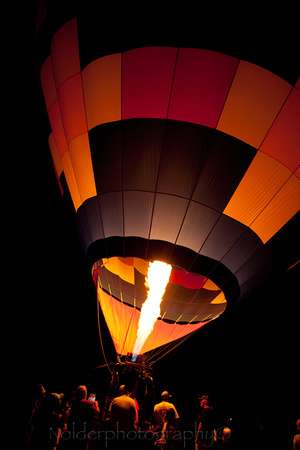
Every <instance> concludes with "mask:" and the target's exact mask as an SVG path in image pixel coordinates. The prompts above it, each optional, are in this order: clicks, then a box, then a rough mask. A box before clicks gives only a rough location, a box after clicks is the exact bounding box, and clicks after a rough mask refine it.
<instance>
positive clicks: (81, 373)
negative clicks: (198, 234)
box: [2, 2, 300, 448]
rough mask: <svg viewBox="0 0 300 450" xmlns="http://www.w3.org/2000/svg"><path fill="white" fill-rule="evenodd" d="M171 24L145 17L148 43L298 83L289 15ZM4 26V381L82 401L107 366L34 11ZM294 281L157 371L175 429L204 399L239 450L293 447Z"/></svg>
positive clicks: (269, 291) (249, 302)
mask: <svg viewBox="0 0 300 450" xmlns="http://www.w3.org/2000/svg"><path fill="white" fill-rule="evenodd" d="M24 3H27V2H24ZM152 5H153V4H152ZM199 5H200V4H199ZM201 5H202V4H201ZM201 5H200V7H202V6H201ZM153 8H154V9H153ZM247 8H248V10H247ZM140 13H141V12H139V14H140ZM175 13H176V14H175V16H174V11H170V13H169V15H168V20H167V22H166V21H165V18H164V19H163V18H162V15H161V14H160V10H159V9H158V8H157V9H156V10H155V6H152V12H151V11H150V10H148V17H150V18H151V20H153V32H155V30H156V28H155V27H154V24H155V26H156V27H157V30H161V29H162V28H161V27H162V26H164V27H165V28H164V30H167V31H166V33H167V38H168V39H169V37H170V36H171V35H172V34H173V35H174V36H175V37H176V39H178V41H182V44H179V45H182V46H185V45H190V43H191V41H192V40H193V42H195V39H196V38H197V39H196V40H197V45H198V46H199V47H203V48H212V49H214V50H217V51H223V52H225V53H228V54H231V55H233V56H237V57H239V58H242V59H245V60H248V61H250V62H253V63H255V64H259V65H261V66H263V67H265V68H267V69H269V70H272V71H273V72H275V73H277V74H278V75H280V76H281V77H282V78H284V79H286V80H287V81H288V82H290V83H291V84H295V82H296V81H297V78H298V76H299V65H298V64H297V63H296V62H297V60H298V56H299V55H298V52H297V51H296V49H297V48H298V43H299V42H298V40H297V30H298V29H299V27H298V26H297V24H296V23H295V21H294V20H293V12H292V11H290V10H289V11H287V10H285V11H280V13H279V12H278V14H277V15H274V13H273V12H272V11H269V10H267V11H265V12H264V14H262V12H260V11H259V10H258V9H255V8H253V7H252V9H250V6H249V7H245V8H244V9H243V12H241V11H239V10H236V8H233V9H232V10H230V9H228V7H224V11H219V13H218V14H217V11H215V10H214V8H211V11H207V10H206V9H205V10H204V9H203V10H202V13H203V14H202V15H201V17H202V18H201V20H200V19H199V22H198V24H199V26H197V27H195V26H194V27H192V26H190V25H189V24H190V22H189V21H191V23H193V24H195V21H196V20H197V18H195V11H194V10H190V9H189V7H188V5H186V6H185V9H184V10H183V11H177V12H176V11H175ZM165 14H166V13H165ZM172 14H173V15H172ZM216 14H217V15H216ZM164 17H165V16H164ZM179 17H181V19H180V20H181V22H179ZM182 17H183V19H182ZM205 17H206V18H207V20H205V19H204V18H205ZM10 18H11V16H10ZM10 20H11V19H10ZM151 20H150V19H149V21H150V22H151ZM11 23H12V26H11V28H10V31H9V33H8V37H7V40H8V45H7V46H6V47H7V48H8V58H7V59H6V61H8V62H7V63H6V75H8V78H9V84H8V86H11V87H10V88H7V91H8V94H9V96H8V97H9V99H8V107H7V114H6V121H7V126H6V124H5V127H4V130H3V132H4V135H6V134H8V133H9V137H8V141H9V144H8V145H7V147H6V144H5V142H6V141H5V140H3V142H2V145H3V152H5V154H7V155H8V162H7V164H5V165H4V166H5V167H6V170H7V175H8V177H9V183H8V184H6V188H5V190H4V191H5V196H4V197H5V205H6V203H7V213H5V215H4V218H5V225H7V228H8V230H7V232H6V226H5V232H4V233H3V246H4V247H5V248H8V256H7V261H8V262H9V264H8V272H9V274H10V277H7V281H8V283H9V290H8V292H9V295H8V297H9V298H7V299H5V302H4V303H5V304H9V305H10V306H11V308H12V311H11V312H10V313H9V315H7V316H5V317H4V324H5V321H6V318H7V320H9V327H10V330H11V333H10V336H9V337H8V342H9V348H8V352H9V354H10V358H9V364H8V366H9V372H12V374H13V376H14V379H15V380H16V381H15V382H16V385H17V386H18V389H20V391H21V392H23V393H24V392H25V391H26V390H27V389H29V388H30V386H32V384H34V383H42V384H43V385H44V386H45V388H46V389H47V390H48V391H49V392H67V391H70V390H72V389H73V388H74V387H76V385H78V384H87V386H88V389H90V390H92V389H97V390H98V391H102V392H104V393H105V392H106V390H107V388H108V384H109V380H110V374H109V371H108V369H107V368H106V367H104V368H100V369H94V370H92V369H93V368H95V367H97V366H101V365H102V364H104V362H105V361H104V357H103V354H102V350H101V346H100V340H99V332H98V323H97V322H98V321H97V307H96V305H97V299H96V293H95V288H94V285H93V281H92V278H91V276H90V267H89V266H88V264H87V261H86V258H85V255H84V253H83V250H82V249H81V246H80V243H79V239H78V237H77V232H76V229H75V222H74V211H73V210H72V207H71V205H70V201H69V199H68V198H63V197H62V196H61V193H60V190H59V187H58V184H57V181H56V178H55V174H54V171H53V165H52V160H51V155H50V151H49V150H48V144H47V139H48V135H49V132H50V128H49V124H48V119H47V115H46V111H45V107H44V103H43V99H42V93H41V89H40V85H39V77H38V70H37V63H36V43H35V4H34V2H32V3H31V4H30V5H27V4H26V5H24V4H23V3H22V7H21V5H18V13H17V17H16V20H12V21H11ZM166 23H167V25H166ZM162 24H163V25H162ZM183 25H184V26H183ZM150 28H151V27H149V29H150ZM168 39H166V40H168ZM6 170H4V171H3V175H6ZM294 239H295V237H294V236H291V241H290V242H288V246H287V247H285V248H284V249H283V251H284V253H289V251H291V252H292V251H293V252H294V251H295V248H296V246H297V245H298V246H299V240H298V242H297V241H294ZM289 246H290V249H289ZM279 266H280V264H279ZM298 269H299V267H298V266H296V267H295V268H293V269H291V270H289V271H286V267H285V269H284V270H281V271H279V272H278V271H277V270H274V271H273V272H272V273H271V276H270V279H269V281H268V282H267V283H266V284H265V285H263V286H261V287H259V288H258V289H257V290H256V291H255V292H254V293H253V294H252V295H251V296H249V298H248V299H246V300H244V301H243V302H241V303H240V304H238V305H236V306H235V307H234V308H233V309H232V310H229V311H227V312H225V313H224V314H223V315H222V316H221V317H220V318H219V319H217V320H216V321H213V322H212V323H209V324H207V325H206V326H205V327H204V328H203V329H201V330H200V331H199V332H198V333H197V334H196V335H194V336H193V337H191V338H190V339H189V340H187V341H186V343H184V344H182V346H179V347H178V348H177V349H176V350H174V351H173V352H171V353H169V354H168V355H166V356H165V357H164V358H163V359H161V360H160V361H158V362H157V363H156V364H154V366H153V368H154V383H155V392H156V396H157V399H159V396H160V393H161V392H162V391H163V390H169V391H170V392H171V393H172V394H173V401H174V403H175V404H176V406H177V408H178V412H179V414H180V416H181V417H182V419H183V422H186V423H187V424H189V423H192V421H193V420H194V419H195V418H196V416H197V406H198V400H197V398H198V397H199V396H200V395H202V394H209V395H211V397H212V399H213V402H214V406H215V408H216V409H217V410H218V411H219V412H220V414H223V415H224V416H226V417H232V418H233V421H232V423H233V428H234V427H235V428H236V430H238V432H237V434H238V435H239V436H240V438H241V439H242V441H243V442H245V446H246V443H247V442H248V443H249V442H252V441H251V439H253V440H254V436H256V434H255V433H256V432H257V427H258V423H259V424H263V426H264V429H263V430H264V433H265V434H266V433H267V434H266V435H267V436H268V438H272V439H273V438H276V439H277V441H278V442H281V441H282V442H283V443H284V444H283V445H285V444H286V443H288V444H289V445H290V442H291V439H292V435H293V434H294V433H295V431H296V430H295V421H296V419H298V418H300V396H299V289H298V284H299V281H298V280H299V270H298ZM3 292H5V291H3ZM4 297H5V295H4ZM101 330H102V335H103V342H104V347H105V352H106V357H107V359H108V361H110V362H111V361H114V360H115V354H114V350H113V346H112V342H111V340H110V337H109V334H108V332H107V330H106V326H105V323H104V321H103V319H101ZM5 345H6V343H5ZM187 426H190V425H187ZM255 430H256V431H255ZM251 436H252V437H251ZM280 440H281V441H280ZM269 442H271V441H269ZM251 445H252V444H249V446H250V447H249V448H251ZM270 447H271V446H270ZM270 447H268V448H270ZM252 448H254V447H252ZM255 448H258V447H255ZM266 448H267V447H266ZM282 448H285V447H282ZM286 448H288V447H286Z"/></svg>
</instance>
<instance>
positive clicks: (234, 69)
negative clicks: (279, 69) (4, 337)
mask: <svg viewBox="0 0 300 450" xmlns="http://www.w3.org/2000/svg"><path fill="white" fill-rule="evenodd" d="M45 22H46V25H45ZM43 27H44V28H43ZM47 27H48V28H47ZM45 28H47V36H48V38H47V39H45V40H43V39H42V37H43V36H44V35H45V34H46V32H45V31H44V29H45ZM40 30H41V32H40V36H41V37H40V41H41V44H40V48H41V49H42V50H41V55H40V65H41V70H40V77H41V83H42V89H43V94H44V99H45V103H46V108H47V112H48V117H49V121H50V125H51V129H52V131H51V134H50V136H49V146H50V150H51V153H52V157H53V161H54V166H55V170H56V173H57V176H58V177H61V176H64V177H65V179H66V182H67V186H68V189H69V191H70V194H71V197H72V200H73V203H74V207H75V210H76V221H77V226H78V230H79V235H80V238H81V242H82V246H83V248H84V250H85V252H86V254H87V257H88V258H89V261H90V262H91V266H92V274H93V277H94V280H95V283H96V286H97V292H98V299H99V302H100V305H101V308H102V311H103V314H104V317H105V319H106V322H107V325H108V328H109V330H110V333H111V336H112V339H113V342H114V345H115V348H116V351H117V353H119V354H127V353H128V352H132V350H133V346H134V342H135V338H136V332H137V324H138V320H139V316H140V309H141V306H142V304H143V302H144V300H145V296H146V291H145V284H144V282H145V276H146V271H147V266H148V263H149V261H153V260H159V261H165V262H167V263H169V264H171V265H172V273H171V278H170V282H169V284H168V286H167V289H166V293H165V296H164V299H163V302H162V304H161V316H160V317H159V318H158V320H157V322H156V323H155V327H154V330H153V332H152V334H151V335H150V336H149V338H148V340H147V341H146V343H145V345H144V348H143V349H142V353H144V352H147V351H149V350H152V349H154V348H156V347H159V346H161V345H164V344H166V343H169V342H172V341H174V340H177V339H179V338H182V337H184V336H187V335H189V333H191V332H193V331H196V330H198V329H199V328H201V327H202V326H203V325H204V324H205V323H207V322H208V321H210V320H213V319H215V318H217V317H219V316H220V314H222V312H223V311H224V310H225V308H226V306H227V304H228V303H230V302H232V303H234V302H236V301H238V300H239V299H242V298H243V297H245V296H246V295H248V294H249V293H250V292H251V291H253V289H255V288H256V287H257V286H258V285H259V284H260V283H262V282H264V281H265V280H266V279H267V277H268V275H269V271H270V255H269V252H268V248H267V243H268V242H269V241H270V239H272V238H273V237H274V236H276V234H277V233H278V232H280V230H281V229H282V228H283V227H285V226H287V224H288V223H289V221H291V220H292V219H293V217H294V216H295V215H296V214H297V213H298V211H299V204H300V185H299V176H300V169H299V159H300V152H299V142H300V127H299V117H300V91H299V88H300V85H299V81H298V83H297V84H296V85H295V86H294V87H293V86H291V85H290V84H289V83H287V82H286V81H284V80H283V79H281V78H279V77H278V76H277V75H275V74H273V73H271V72H269V71H267V70H265V69H264V68H262V67H259V66H256V65H254V64H252V63H250V62H247V61H243V60H239V59H237V58H235V57H232V56H230V55H226V54H221V53H218V52H214V51H210V50H204V49H198V48H178V47H166V46H164V47H157V46H156V47H140V48H134V47H130V48H125V49H121V48H120V47H118V48H111V49H109V50H107V48H105V51H104V50H103V46H101V43H97V42H95V41H94V40H93V33H90V32H89V16H88V15H84V16H83V17H79V18H77V17H75V18H72V19H71V20H69V21H67V22H66V23H64V24H59V25H58V22H56V24H55V26H54V25H53V26H52V27H50V26H49V24H48V22H47V21H44V23H42V24H41V27H40ZM49 30H51V33H52V34H51V33H50V31H49ZM49 36H50V38H49Z"/></svg>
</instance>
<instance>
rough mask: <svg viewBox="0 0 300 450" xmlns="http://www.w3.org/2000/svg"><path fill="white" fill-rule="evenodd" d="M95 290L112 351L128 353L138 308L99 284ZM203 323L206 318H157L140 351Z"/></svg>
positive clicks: (163, 342) (177, 337) (136, 322)
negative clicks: (185, 321)
mask: <svg viewBox="0 0 300 450" xmlns="http://www.w3.org/2000/svg"><path fill="white" fill-rule="evenodd" d="M97 292H98V300H99V302H100V305H101V309H102V311H103V315H104V318H105V320H106V323H107V326H108V329H109V332H110V334H111V337H112V340H113V343H114V346H115V349H116V352H117V353H118V354H119V355H127V353H131V352H132V351H133V348H134V344H135V340H136V335H137V329H138V322H139V318H140V311H139V310H137V309H135V308H132V307H130V306H127V305H125V304H124V303H121V302H119V301H118V300H116V299H114V298H113V297H112V296H111V295H109V294H107V293H106V292H104V291H103V290H102V289H101V288H100V287H99V286H98V288H97ZM205 323H207V322H200V323H196V324H185V325H180V324H177V323H172V324H170V323H166V322H164V321H163V320H157V321H156V323H155V325H154V329H153V331H152V333H151V334H150V336H149V337H148V339H147V340H146V342H145V344H144V346H143V348H142V350H141V353H146V352H149V351H150V350H153V349H155V348H157V347H160V346H162V345H165V344H168V343H169V342H172V341H175V340H176V339H180V338H182V337H184V336H186V335H187V334H189V333H192V332H193V331H196V330H199V329H200V328H201V327H203V326H204V325H205Z"/></svg>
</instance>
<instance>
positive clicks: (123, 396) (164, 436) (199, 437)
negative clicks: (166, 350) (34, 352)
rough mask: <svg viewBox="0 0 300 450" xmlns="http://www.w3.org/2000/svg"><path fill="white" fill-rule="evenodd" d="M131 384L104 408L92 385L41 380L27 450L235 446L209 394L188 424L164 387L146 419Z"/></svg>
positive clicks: (294, 445) (297, 442) (299, 445)
mask: <svg viewBox="0 0 300 450" xmlns="http://www.w3.org/2000/svg"><path fill="white" fill-rule="evenodd" d="M135 393H136V389H133V390H132V391H131V392H129V390H128V389H127V387H126V386H125V385H121V386H119V389H118V394H117V395H116V396H115V397H114V398H110V399H109V404H108V405H107V407H105V408H102V407H101V409H100V407H99V403H98V401H97V398H96V395H95V394H92V393H90V394H89V396H88V391H87V388H86V386H84V385H80V386H78V387H77V388H76V389H75V390H74V391H73V392H72V394H71V395H69V396H65V395H64V394H57V393H48V392H46V390H45V388H44V387H43V386H42V385H41V384H39V385H36V386H35V390H34V392H33V395H32V397H31V401H30V402H29V403H28V408H27V414H26V417H25V418H24V432H23V437H22V440H23V450H98V449H102V448H103V449H106V448H108V449H119V448H122V449H124V450H138V449H141V450H146V449H155V448H162V449H165V450H177V449H181V448H184V449H185V448H188V449H189V448H190V449H192V448H193V449H195V450H203V449H213V450H215V449H227V450H229V449H232V448H235V447H234V445H233V442H234V439H233V436H232V430H231V429H230V428H229V427H228V425H227V424H225V423H224V421H223V423H222V421H220V418H218V415H217V414H216V412H215V410H214V409H213V407H212V405H211V400H210V398H209V396H207V395H203V396H202V397H200V398H199V400H200V402H199V412H198V416H197V417H195V426H194V427H193V428H194V429H193V430H184V429H182V426H181V425H182V424H181V418H180V415H179V413H178V411H177V409H176V407H175V405H174V404H173V403H172V401H171V400H172V396H171V395H170V394H169V392H168V391H163V392H162V394H161V401H160V402H159V403H157V404H155V405H154V408H153V415H152V421H151V422H146V423H145V422H142V421H141V418H140V417H139V404H138V402H137V400H136V398H135ZM296 427H297V430H298V432H299V434H296V435H295V436H294V440H293V442H291V450H292V449H293V450H300V420H298V421H297V423H296Z"/></svg>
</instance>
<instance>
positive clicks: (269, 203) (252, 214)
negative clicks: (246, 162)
mask: <svg viewBox="0 0 300 450" xmlns="http://www.w3.org/2000/svg"><path fill="white" fill-rule="evenodd" d="M290 176H291V172H290V171H289V170H288V169H287V168H286V167H285V166H283V165H282V164H280V163H279V162H278V161H276V160H274V159H273V158H271V157H269V156H268V155H265V154H264V153H261V152H258V153H257V154H256V156H255V158H254V160H253V161H252V163H251V165H250V167H249V169H248V170H247V172H246V174H245V176H244V178H243V179H242V181H241V182H240V184H239V186H238V187H237V189H236V191H235V193H234V194H233V196H232V197H231V199H230V201H229V203H228V204H227V206H226V208H225V210H224V214H226V215H228V216H230V217H232V218H233V219H235V220H238V221H239V222H242V223H243V224H245V225H247V226H248V227H250V228H251V229H253V230H254V231H256V233H257V234H258V235H259V237H260V238H261V239H262V241H263V242H266V241H268V240H269V239H270V238H271V237H272V236H273V235H274V234H275V233H276V231H278V230H279V229H280V228H281V227H282V226H283V225H284V224H285V223H286V222H287V221H288V220H289V219H291V218H292V217H293V215H294V214H296V213H297V212H298V210H299V201H298V198H299V191H300V182H299V180H298V183H297V181H296V179H295V180H294V181H293V182H291V183H289V185H288V186H289V187H286V183H287V181H288V179H289V178H290ZM294 178H296V177H294ZM280 190H281V191H284V193H281V191H280ZM289 195H291V197H289ZM285 197H286V198H290V201H289V202H288V203H287V202H284V204H283V208H280V209H279V208H278V206H279V204H280V200H281V201H282V200H283V198H285ZM266 208H267V209H266ZM266 211H268V213H269V216H267V215H266ZM283 211H284V214H283V215H282V213H283ZM258 224H259V225H258Z"/></svg>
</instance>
